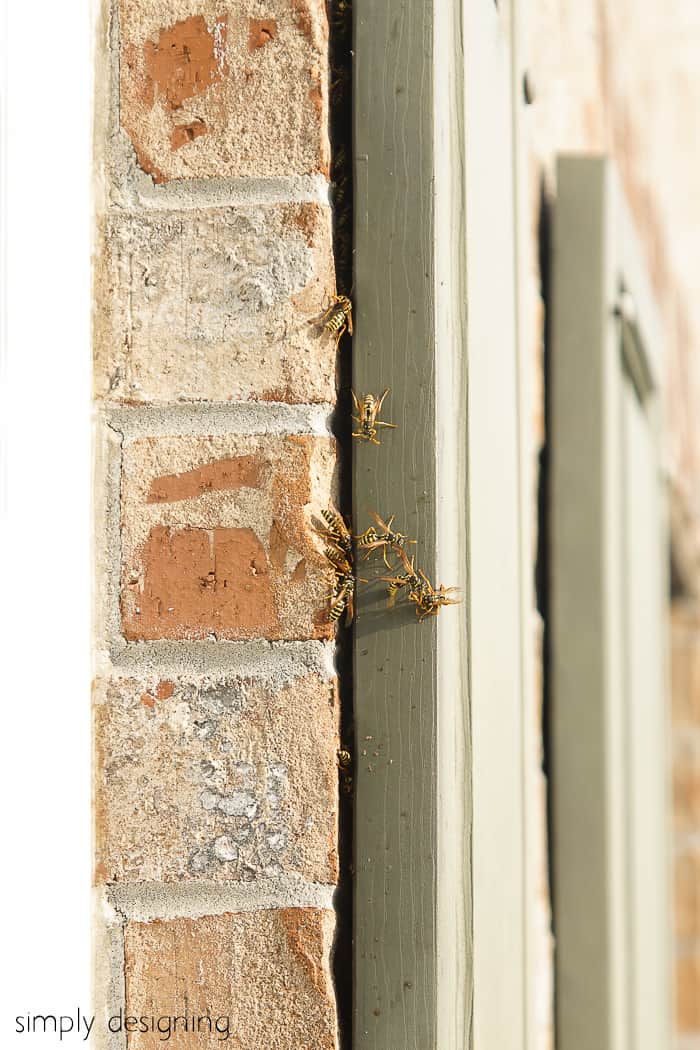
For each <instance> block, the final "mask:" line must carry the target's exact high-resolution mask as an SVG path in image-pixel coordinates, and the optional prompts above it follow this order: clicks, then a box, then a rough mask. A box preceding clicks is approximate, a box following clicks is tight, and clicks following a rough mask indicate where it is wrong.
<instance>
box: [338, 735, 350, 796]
mask: <svg viewBox="0 0 700 1050" xmlns="http://www.w3.org/2000/svg"><path fill="white" fill-rule="evenodd" d="M352 765H353V762H352V754H351V753H350V752H349V751H348V750H347V749H346V748H344V747H343V748H341V749H340V751H339V752H338V769H339V771H340V783H341V785H342V789H343V792H344V794H346V795H351V794H352V790H353V778H352Z"/></svg>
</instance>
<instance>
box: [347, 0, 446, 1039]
mask: <svg viewBox="0 0 700 1050" xmlns="http://www.w3.org/2000/svg"><path fill="white" fill-rule="evenodd" d="M353 8H354V17H355V70H354V91H355V103H354V105H355V125H354V134H355V143H354V150H355V172H356V182H355V185H356V191H355V294H354V298H355V303H356V335H355V338H354V342H353V382H354V388H355V390H356V392H357V393H358V394H360V393H365V392H367V391H371V392H373V393H375V394H378V393H381V391H382V390H383V389H384V388H385V387H390V388H391V394H390V396H389V397H388V398H387V401H386V402H385V408H384V418H385V419H386V420H388V421H391V422H394V423H397V424H398V426H399V429H398V430H393V431H385V433H384V434H383V435H382V437H381V440H382V444H381V447H379V448H378V447H375V446H374V445H369V444H365V443H361V442H357V441H356V442H355V443H354V470H353V481H354V512H355V513H354V521H355V527H356V529H357V530H361V529H363V528H364V527H365V522H366V521H367V515H368V512H369V511H371V510H374V511H377V512H378V513H379V514H380V515H382V516H383V517H388V516H389V515H391V514H395V515H396V521H395V525H396V527H397V528H399V529H400V530H401V531H403V532H406V533H408V534H409V535H410V536H411V537H413V538H415V539H416V540H417V541H418V545H417V547H416V555H417V562H418V563H420V565H421V567H422V568H423V570H424V571H425V572H426V574H427V575H428V576H429V577H430V578H434V573H435V548H436V535H435V532H436V530H435V521H436V476H435V475H436V471H435V456H436V449H435V433H436V418H435V319H434V284H435V271H434V254H433V245H434V209H433V65H432V63H433V47H432V40H433V4H432V2H431V0H410V2H408V0H384V2H383V3H381V4H377V3H375V2H373V0H356V2H355V3H354V5H353ZM357 614H358V616H357V624H356V629H355V659H354V695H355V733H356V754H357V762H356V796H355V809H356V829H355V869H356V878H355V966H356V968H355V1010H354V1040H355V1046H356V1047H362V1048H367V1050H388V1048H391V1047H396V1048H399V1047H400V1048H401V1050H437V1042H436V1030H437V956H436V953H437V935H436V925H437V908H436V866H437V777H436V773H437V660H436V652H437V621H436V620H435V619H430V620H427V621H425V622H424V623H422V624H419V623H418V622H417V619H416V615H415V612H414V610H413V609H412V608H406V607H405V606H403V605H401V606H399V605H397V608H396V609H395V610H393V611H387V609H386V595H385V591H384V589H383V588H382V586H381V585H374V586H372V587H371V588H368V589H363V588H361V589H360V593H359V596H358V602H357Z"/></svg>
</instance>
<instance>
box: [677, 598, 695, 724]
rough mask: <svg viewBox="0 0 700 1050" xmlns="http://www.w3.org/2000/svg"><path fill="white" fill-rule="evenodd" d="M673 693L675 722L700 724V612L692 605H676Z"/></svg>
mask: <svg viewBox="0 0 700 1050" xmlns="http://www.w3.org/2000/svg"><path fill="white" fill-rule="evenodd" d="M671 693H672V700H673V722H674V725H677V726H692V725H700V615H699V614H698V610H697V608H696V607H695V606H693V605H687V604H680V603H678V604H676V605H675V606H674V608H673V615H672V618H671Z"/></svg>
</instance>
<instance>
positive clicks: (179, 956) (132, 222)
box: [94, 0, 339, 1050]
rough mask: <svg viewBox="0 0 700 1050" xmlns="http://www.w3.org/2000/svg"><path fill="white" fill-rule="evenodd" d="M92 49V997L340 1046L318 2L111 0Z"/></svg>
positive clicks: (100, 1002) (248, 1042)
mask: <svg viewBox="0 0 700 1050" xmlns="http://www.w3.org/2000/svg"><path fill="white" fill-rule="evenodd" d="M98 53H99V54H98V74H97V95H98V98H97V107H96V135H95V150H96V158H97V217H96V218H97V221H96V259H95V304H96V307H95V315H94V347H95V371H94V376H95V398H96V424H95V426H96V450H97V455H96V479H95V485H96V493H97V497H96V504H97V552H96V553H97V579H98V590H97V595H96V616H95V623H96V668H97V673H96V679H95V686H94V742H95V800H94V802H95V885H96V890H95V893H96V914H97V920H98V921H97V938H96V973H97V976H98V981H97V989H96V991H97V1004H96V1005H97V1009H98V1014H100V1013H101V1014H102V1015H103V1018H104V1019H105V1021H106V1019H107V1018H108V1017H111V1016H115V1015H116V1016H118V1015H119V1011H120V1010H121V1011H123V1012H125V1014H126V1015H129V1016H135V1017H141V1016H145V1017H147V1018H149V1020H150V1018H151V1017H155V1018H158V1017H159V1016H163V1017H165V1016H172V1015H174V1014H179V1015H189V1016H191V1015H192V1014H193V1013H194V1014H197V1015H199V1014H205V1013H206V1012H207V1010H209V1011H210V1012H211V1015H212V1017H214V1018H215V1017H217V1016H223V1015H227V1016H229V1017H230V1019H231V1020H230V1026H231V1032H232V1033H234V1032H235V1033H236V1037H237V1038H236V1045H237V1046H239V1045H240V1046H242V1047H262V1046H269V1047H276V1048H280V1050H281V1048H283V1047H289V1048H290V1050H291V1048H295V1050H297V1048H301V1047H314V1048H322V1047H328V1048H332V1047H335V1046H336V1042H337V1035H336V1027H337V1019H336V1003H335V996H334V990H333V985H332V978H331V972H330V952H331V947H332V943H333V937H334V927H335V915H334V912H333V908H332V901H333V893H334V887H335V886H336V883H337V880H338V837H337V820H338V801H337V799H338V774H337V760H336V752H337V747H338V727H339V710H338V697H337V686H336V681H335V678H334V670H333V631H332V627H331V625H330V623H329V618H328V601H327V596H328V593H329V589H330V582H329V578H328V571H327V568H326V567H325V564H324V559H323V556H322V544H321V543H320V541H319V538H318V537H317V536H316V535H315V533H314V532H313V530H312V528H311V522H312V518H313V517H314V516H315V515H318V512H319V511H320V509H321V508H323V507H325V506H328V504H329V503H331V502H333V501H334V499H335V497H336V487H337V479H336V474H337V463H336V448H335V443H334V440H333V438H332V437H331V435H330V433H329V430H328V425H327V420H328V414H329V412H330V411H331V409H332V403H333V401H334V398H335V366H336V361H335V345H334V340H333V338H332V337H331V336H330V335H329V334H328V333H322V332H319V331H318V330H317V329H315V328H314V327H312V326H309V325H308V323H307V319H308V318H309V317H310V316H312V315H313V314H316V313H318V312H319V310H320V309H321V307H322V306H323V304H324V299H325V298H326V297H327V296H328V295H329V294H331V293H332V292H333V291H334V290H335V276H334V264H333V250H332V240H331V215H330V210H329V205H328V172H329V143H328V136H327V124H328V74H327V68H328V27H327V21H326V15H325V6H324V3H323V0H266V2H265V3H264V4H261V3H259V2H258V0H247V2H235V3H234V2H232V0H228V2H227V0H217V2H216V3H213V2H211V0H200V2H198V3H197V4H194V3H191V0H156V2H146V0H118V2H117V3H115V6H114V7H113V8H111V9H107V8H105V9H104V10H103V12H102V20H101V22H100V25H99V27H98ZM163 1023H165V1022H163ZM222 1023H223V1022H222ZM103 1027H104V1025H103ZM113 1027H119V1026H118V1025H117V1024H116V1023H115V1024H113ZM181 1027H182V1023H181ZM96 1028H99V1023H98V1024H97V1025H96ZM154 1038H155V1037H154V1035H153V1033H150V1034H145V1033H143V1032H139V1031H133V1032H131V1033H130V1034H129V1035H128V1039H127V1036H126V1035H125V1033H124V1032H123V1031H122V1032H115V1033H113V1034H106V1035H105V1036H104V1045H105V1046H109V1048H110V1050H116V1048H117V1047H120V1048H124V1047H126V1046H127V1045H128V1047H129V1048H130V1050H131V1048H133V1050H138V1048H141V1047H146V1046H153V1045H156V1043H155V1042H154ZM239 1040H240V1042H239ZM168 1045H170V1046H172V1047H190V1046H192V1047H194V1046H197V1047H204V1046H209V1045H211V1046H214V1045H217V1046H218V1045H221V1035H220V1033H216V1032H213V1033H212V1034H211V1036H202V1035H201V1034H194V1035H192V1034H189V1035H185V1034H183V1033H182V1031H179V1032H178V1035H177V1036H176V1037H172V1038H171V1039H170V1041H169V1044H168ZM229 1045H233V1042H231V1043H230V1044H229Z"/></svg>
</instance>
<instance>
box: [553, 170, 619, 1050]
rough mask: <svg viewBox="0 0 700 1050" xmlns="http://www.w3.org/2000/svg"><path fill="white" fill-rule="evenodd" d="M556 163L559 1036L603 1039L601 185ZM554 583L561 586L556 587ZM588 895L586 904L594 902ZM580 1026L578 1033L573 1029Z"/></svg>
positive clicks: (596, 1042) (565, 1041) (567, 1049)
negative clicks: (560, 581)
mask: <svg viewBox="0 0 700 1050" xmlns="http://www.w3.org/2000/svg"><path fill="white" fill-rule="evenodd" d="M582 163H584V164H585V171H584V170H583V169H582V167H579V166H577V165H567V164H566V163H565V162H564V161H562V162H560V164H559V167H558V197H557V211H556V216H555V220H556V221H555V231H554V232H555V236H554V253H555V260H556V265H555V270H554V288H553V326H552V336H553V345H554V347H555V354H556V356H555V358H554V360H553V362H552V385H553V391H552V437H551V450H552V451H551V470H552V507H553V517H552V522H551V537H552V579H553V580H554V581H555V584H554V587H553V590H552V602H551V620H552V623H551V630H552V665H551V675H552V700H553V703H552V792H553V818H554V835H555V843H556V856H555V864H554V901H555V931H556V937H557V1032H558V1035H559V1037H560V1039H561V1046H562V1050H584V1048H586V1050H587V1048H590V1047H591V1046H595V1047H596V1048H598V1050H608V1048H610V1047H611V1046H612V1045H613V1044H612V1042H611V1004H610V996H609V989H610V981H611V975H610V952H609V946H608V928H609V920H610V916H609V913H608V907H607V888H608V877H609V871H608V866H609V858H608V842H607V829H606V827H605V822H604V820H601V814H605V813H607V811H608V792H609V785H608V772H607V768H606V760H607V757H608V740H607V735H608V734H607V725H606V708H605V704H606V697H607V693H608V690H607V683H606V674H605V667H604V666H603V663H602V661H601V654H602V653H604V652H606V651H607V642H606V622H607V615H606V608H605V606H606V595H605V575H604V567H605V564H606V557H605V551H604V549H603V536H602V529H601V515H603V514H604V510H603V508H604V505H605V492H604V485H605V477H604V457H605V449H604V441H603V434H604V421H603V403H604V388H605V367H604V364H605V363H604V332H603V331H602V328H601V326H602V323H603V318H604V316H605V307H606V304H607V303H608V302H609V294H610V289H608V288H605V287H604V283H603V279H602V273H601V260H602V259H603V257H604V253H605V238H606V229H605V227H606V222H605V183H604V178H603V167H602V164H601V162H600V161H599V160H597V159H595V160H591V161H587V162H582ZM559 579H566V581H567V585H566V587H564V586H558V585H557V581H558V580H559ZM591 901H594V902H596V906H594V907H591V906H590V902H591ZM577 1033H578V1034H577Z"/></svg>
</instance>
